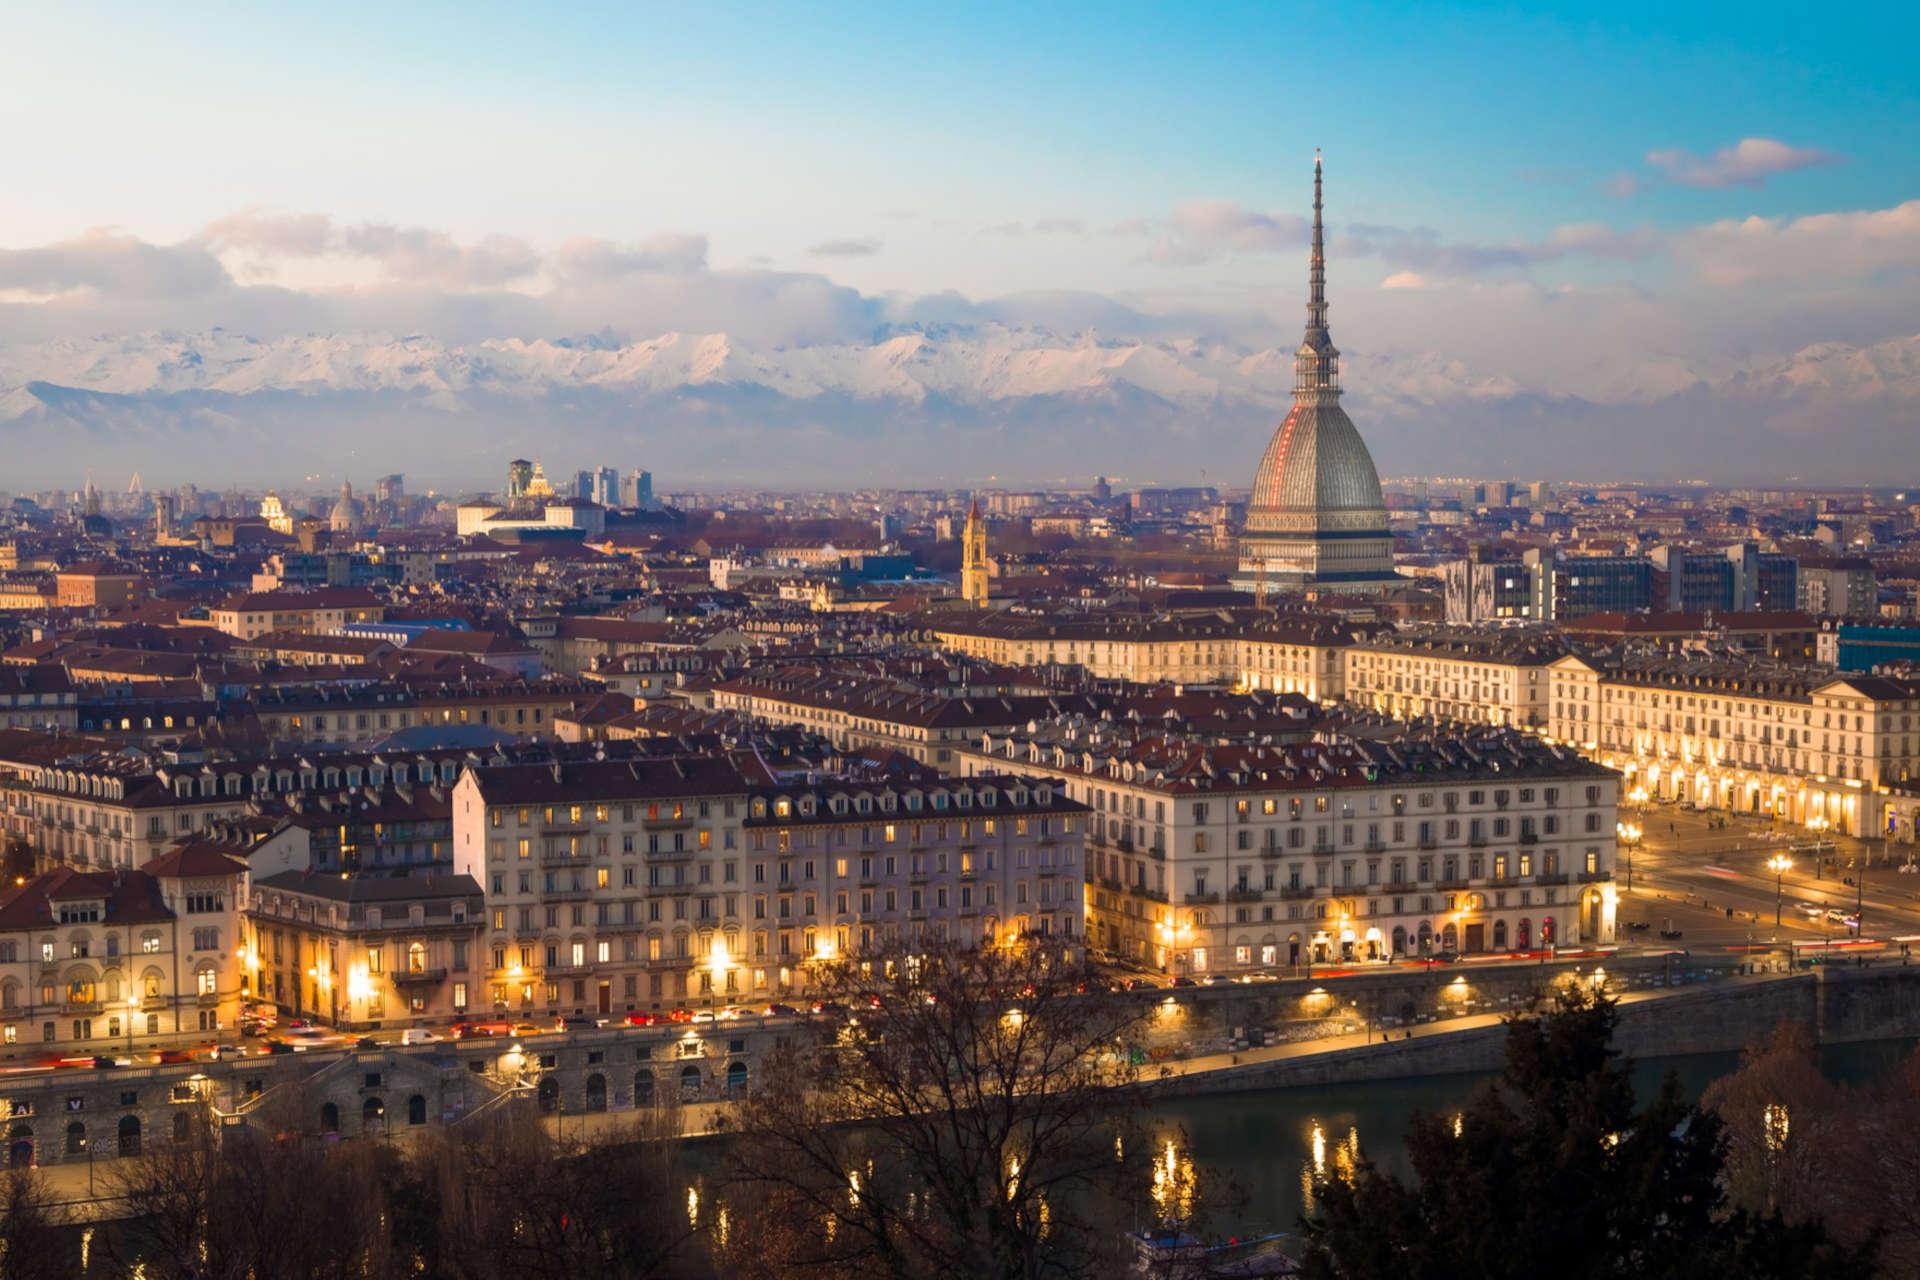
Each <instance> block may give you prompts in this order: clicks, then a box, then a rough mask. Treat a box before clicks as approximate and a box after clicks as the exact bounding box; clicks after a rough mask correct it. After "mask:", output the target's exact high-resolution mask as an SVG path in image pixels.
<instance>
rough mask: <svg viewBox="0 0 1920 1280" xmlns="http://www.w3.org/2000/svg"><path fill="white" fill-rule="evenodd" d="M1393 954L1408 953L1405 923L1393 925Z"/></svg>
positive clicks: (1401, 954)
mask: <svg viewBox="0 0 1920 1280" xmlns="http://www.w3.org/2000/svg"><path fill="white" fill-rule="evenodd" d="M1393 954H1395V955H1397V956H1403V955H1405V954H1407V928H1406V926H1405V925H1399V924H1397V925H1395V926H1393Z"/></svg>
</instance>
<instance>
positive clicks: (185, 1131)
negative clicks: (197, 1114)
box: [173, 1111, 193, 1142]
mask: <svg viewBox="0 0 1920 1280" xmlns="http://www.w3.org/2000/svg"><path fill="white" fill-rule="evenodd" d="M192 1136H193V1117H192V1116H190V1115H188V1114H187V1113H186V1112H184V1111H176V1112H174V1113H173V1140H174V1141H175V1142H185V1141H186V1140H187V1139H189V1138H191V1137H192Z"/></svg>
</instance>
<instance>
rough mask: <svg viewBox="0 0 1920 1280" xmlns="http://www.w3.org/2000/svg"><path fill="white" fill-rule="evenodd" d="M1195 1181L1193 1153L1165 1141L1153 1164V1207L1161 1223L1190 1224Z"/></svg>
mask: <svg viewBox="0 0 1920 1280" xmlns="http://www.w3.org/2000/svg"><path fill="white" fill-rule="evenodd" d="M1195 1177H1196V1174H1195V1171H1194V1167H1193V1153H1192V1152H1182V1151H1181V1150H1180V1148H1179V1146H1178V1145H1177V1144H1176V1143H1175V1142H1174V1140H1173V1139H1171V1138H1169V1139H1167V1140H1166V1143H1165V1145H1164V1146H1163V1147H1162V1148H1161V1151H1160V1156H1159V1158H1158V1159H1156V1160H1155V1161H1154V1162H1153V1207H1154V1210H1155V1212H1156V1213H1157V1214H1158V1215H1159V1218H1160V1221H1161V1222H1164V1223H1180V1222H1190V1221H1192V1219H1193V1202H1194V1187H1195Z"/></svg>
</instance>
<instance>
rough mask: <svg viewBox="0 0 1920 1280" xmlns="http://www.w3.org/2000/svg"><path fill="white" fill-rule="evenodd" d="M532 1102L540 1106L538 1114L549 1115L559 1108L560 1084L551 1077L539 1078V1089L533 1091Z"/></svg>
mask: <svg viewBox="0 0 1920 1280" xmlns="http://www.w3.org/2000/svg"><path fill="white" fill-rule="evenodd" d="M534 1100H535V1101H537V1102H538V1103H539V1104H540V1114H541V1115H550V1114H552V1113H553V1112H554V1111H555V1110H556V1109H558V1107H559V1106H560V1082H559V1081H558V1080H556V1079H554V1078H553V1077H552V1076H542V1077H540V1087H539V1088H538V1089H537V1090H535V1091H534Z"/></svg>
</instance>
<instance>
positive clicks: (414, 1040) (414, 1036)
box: [400, 1027, 440, 1044]
mask: <svg viewBox="0 0 1920 1280" xmlns="http://www.w3.org/2000/svg"><path fill="white" fill-rule="evenodd" d="M439 1038H440V1033H439V1032H437V1031H430V1030H428V1029H427V1028H425V1027H408V1028H407V1029H406V1030H405V1031H402V1032H401V1033H400V1043H401V1044H432V1043H433V1042H434V1041H436V1040H438V1039H439Z"/></svg>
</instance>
